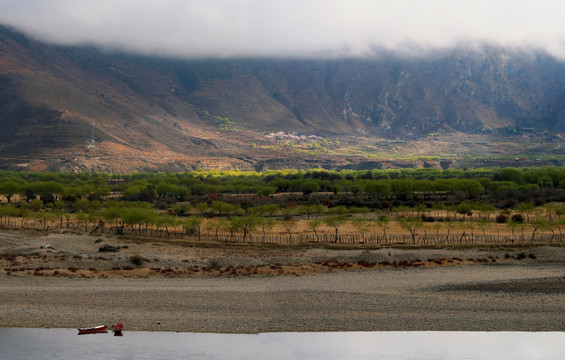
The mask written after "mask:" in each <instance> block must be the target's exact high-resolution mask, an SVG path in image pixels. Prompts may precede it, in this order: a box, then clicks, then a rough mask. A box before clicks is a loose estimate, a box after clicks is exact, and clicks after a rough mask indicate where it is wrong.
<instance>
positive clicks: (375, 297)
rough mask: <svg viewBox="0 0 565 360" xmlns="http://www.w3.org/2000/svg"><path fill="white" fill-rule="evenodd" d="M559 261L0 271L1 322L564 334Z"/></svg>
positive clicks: (202, 328) (142, 327)
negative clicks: (135, 274)
mask: <svg viewBox="0 0 565 360" xmlns="http://www.w3.org/2000/svg"><path fill="white" fill-rule="evenodd" d="M564 275H565V272H564V268H563V264H562V263H536V264H532V263H520V264H500V263H489V264H476V265H466V266H446V267H443V266H442V267H426V268H388V269H369V270H358V271H340V272H331V273H312V274H307V275H303V276H290V275H283V276H277V277H264V276H250V277H227V278H226V277H181V278H166V277H165V278H157V277H150V278H145V279H132V278H122V277H110V278H91V279H87V278H80V277H76V278H67V277H37V276H32V275H29V276H7V275H1V276H0V326H3V327H61V328H75V327H83V326H89V325H98V324H100V323H106V324H112V323H116V322H122V323H123V324H124V326H125V327H126V330H145V331H190V332H219V333H258V332H272V331H386V330H482V331H564V330H565V316H564V315H565V305H564V304H565V278H564Z"/></svg>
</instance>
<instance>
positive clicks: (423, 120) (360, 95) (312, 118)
mask: <svg viewBox="0 0 565 360" xmlns="http://www.w3.org/2000/svg"><path fill="white" fill-rule="evenodd" d="M0 94H1V95H0V155H1V156H2V157H3V158H5V159H16V160H14V161H8V163H10V164H12V165H13V164H14V163H17V162H21V161H22V159H24V158H25V159H26V161H27V160H30V159H40V160H41V159H43V160H42V161H43V162H44V163H46V164H47V165H45V166H47V167H49V166H50V165H49V164H51V165H52V166H54V168H56V169H66V168H65V166H67V167H68V169H71V170H77V171H80V170H84V171H89V170H93V171H96V170H106V171H120V170H121V169H123V170H132V169H141V170H150V169H169V168H170V169H174V170H185V169H192V168H200V167H203V168H214V167H215V168H234V167H237V168H251V169H253V168H258V167H257V166H256V164H257V163H262V164H264V163H265V162H268V160H269V159H280V158H282V157H284V156H287V155H288V153H287V152H285V151H287V150H284V149H277V148H276V146H271V145H269V144H268V142H265V141H266V140H265V135H266V134H269V133H273V132H280V131H282V132H284V133H296V134H305V135H308V136H312V135H315V136H317V137H324V138H335V139H337V138H340V137H344V138H347V139H353V140H352V141H354V139H356V138H363V139H365V141H369V142H370V141H371V139H375V140H376V139H385V140H386V139H389V140H391V141H398V140H399V141H403V140H418V139H423V138H426V137H429V136H432V135H441V136H459V135H461V134H463V135H477V134H484V135H490V134H492V135H493V136H495V135H496V136H505V135H509V136H514V135H521V134H522V133H524V132H547V133H551V134H559V133H563V132H565V63H563V62H562V61H560V60H558V59H556V58H554V57H552V56H551V55H548V54H546V53H543V52H533V51H525V50H524V51H519V50H508V49H505V48H501V47H495V46H488V45H483V46H475V47H473V48H453V49H450V50H443V51H438V52H435V53H433V54H432V53H430V54H428V55H425V56H418V57H409V56H400V55H397V54H394V53H390V52H386V51H382V52H380V53H378V54H376V55H375V56H371V57H363V58H361V57H359V58H325V59H319V60H316V59H299V58H294V59H284V58H240V59H234V58H231V59H189V60H185V59H171V58H160V57H149V56H141V55H131V54H127V53H119V52H116V51H113V52H107V51H104V50H102V49H99V48H95V47H88V46H55V45H50V44H47V43H42V42H39V41H35V40H32V39H30V38H27V37H26V36H24V35H22V34H20V33H18V32H15V31H13V30H11V29H9V28H6V27H0ZM93 124H94V130H95V137H96V141H97V143H98V144H99V145H98V146H97V149H98V151H99V152H98V153H97V154H96V157H98V158H100V159H101V160H100V161H99V162H98V163H97V164H89V165H88V166H87V167H85V168H81V167H80V166H79V167H76V166H75V167H72V166H73V165H71V163H72V161H73V159H72V158H74V157H76V156H79V155H80V156H86V157H91V158H92V157H94V155H92V154H91V153H85V152H84V151H85V150H84V149H85V144H86V141H88V139H89V138H90V137H91V130H92V127H93ZM251 143H254V144H255V145H257V144H258V145H259V146H254V147H253V149H251V148H250V144H251ZM89 154H90V155H89ZM292 154H293V156H295V155H296V154H297V153H296V152H294V153H292ZM322 155H323V154H322ZM151 156H152V157H154V158H155V159H154V160H151V159H148V158H145V159H144V161H141V162H140V161H139V159H143V158H144V157H151ZM118 158H120V159H122V160H120V161H121V162H122V165H120V164H118V163H120V161H116V159H118ZM55 159H58V160H55ZM104 159H106V160H104ZM112 159H113V160H112ZM164 159H166V161H165V160H164ZM218 159H221V161H220V160H218ZM320 159H322V160H320V161H324V160H323V156H321V157H320ZM158 160H160V162H159V161H158ZM6 161H7V160H6ZM30 161H31V160H30ZM304 161H305V160H304V159H303V160H301V161H299V162H297V163H296V164H295V165H296V166H307V165H304V164H305V162H304ZM335 161H336V162H338V163H339V162H340V161H342V160H335ZM348 161H350V160H346V161H345V162H348ZM55 162H56V163H57V165H56V166H55V165H53V164H54V163H55ZM112 162H113V165H109V163H112ZM163 162H165V163H166V164H168V165H167V166H168V167H167V166H164V165H163ZM157 163H160V164H161V165H159V166H153V165H155V164H157ZM306 163H308V161H306ZM65 164H66V165H65ZM151 164H153V165H151ZM314 165H315V166H319V165H320V164H319V163H317V164H314ZM81 166H84V164H82V165H81Z"/></svg>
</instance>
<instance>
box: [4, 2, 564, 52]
mask: <svg viewBox="0 0 565 360" xmlns="http://www.w3.org/2000/svg"><path fill="white" fill-rule="evenodd" d="M564 16H565V0H559V1H558V0H420V1H416V0H387V1H383V0H0V24H3V25H8V26H12V27H15V28H16V29H18V30H21V31H23V32H24V33H26V34H27V35H30V36H33V37H34V38H37V39H38V40H44V41H49V42H53V43H57V44H66V45H77V44H91V45H100V46H102V47H107V48H114V49H119V50H125V51H132V52H138V53H143V54H152V55H162V56H177V57H280V56H284V57H321V56H328V57H331V56H350V57H359V56H368V55H371V54H374V52H375V51H376V49H387V50H390V51H397V52H404V53H420V52H423V53H426V52H430V51H434V50H438V49H445V48H450V47H453V46H458V45H461V44H465V45H474V44H478V43H483V42H486V43H490V44H493V45H502V46H507V47H513V48H514V47H517V48H528V49H529V48H535V49H544V50H547V51H549V52H550V53H552V54H554V55H557V56H559V57H561V58H565V21H563V18H564Z"/></svg>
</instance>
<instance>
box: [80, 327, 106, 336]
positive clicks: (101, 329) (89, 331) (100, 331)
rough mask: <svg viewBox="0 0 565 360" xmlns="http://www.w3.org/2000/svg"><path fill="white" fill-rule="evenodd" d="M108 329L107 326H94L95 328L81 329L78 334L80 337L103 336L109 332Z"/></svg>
mask: <svg viewBox="0 0 565 360" xmlns="http://www.w3.org/2000/svg"><path fill="white" fill-rule="evenodd" d="M106 329H108V327H107V326H106V325H100V326H93V327H89V328H79V329H78V334H79V335H86V334H103V333H107V332H108V331H107V330H106Z"/></svg>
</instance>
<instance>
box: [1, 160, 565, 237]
mask: <svg viewBox="0 0 565 360" xmlns="http://www.w3.org/2000/svg"><path fill="white" fill-rule="evenodd" d="M0 195H1V196H2V198H3V203H2V206H1V207H0V226H2V227H31V228H36V229H43V230H48V229H53V228H71V227H74V228H81V229H83V230H85V231H101V232H106V231H113V232H116V233H122V234H123V233H131V234H134V235H143V236H165V237H171V236H177V237H178V236H181V237H182V236H184V237H186V238H198V239H202V238H203V237H206V239H216V240H219V239H220V238H223V239H225V238H226V236H227V238H228V239H230V241H235V239H238V240H237V241H248V240H250V239H255V240H257V239H258V238H260V239H267V238H268V236H271V235H272V234H274V233H277V234H279V235H280V236H281V237H282V236H284V237H285V238H286V239H287V241H289V242H293V241H294V240H295V239H299V237H300V236H303V235H304V233H305V230H304V229H306V230H307V232H308V234H309V235H308V236H310V237H311V239H312V240H313V241H322V239H326V241H327V239H329V237H328V236H329V235H332V238H333V241H334V242H339V240H340V236H345V235H346V234H342V230H343V229H346V228H349V229H351V228H353V229H355V230H354V231H353V230H348V232H349V235H351V236H353V233H355V234H357V236H359V239H368V240H367V241H369V240H370V237H371V236H373V238H374V239H375V236H377V231H376V230H375V229H376V228H381V229H382V230H383V233H382V234H381V233H379V234H378V236H380V239H381V240H380V241H386V240H387V228H386V227H387V226H386V225H384V224H385V223H387V222H391V224H394V226H393V228H396V230H397V231H398V229H401V230H402V231H403V232H404V234H405V235H406V236H409V239H410V240H411V242H413V243H414V244H416V243H418V242H422V241H424V242H425V241H427V240H428V239H431V236H430V234H432V233H433V231H432V229H435V232H436V235H437V236H436V240H437V239H438V238H440V237H441V236H440V235H441V234H440V232H442V233H445V235H446V236H447V237H446V239H448V238H449V236H450V232H451V229H452V228H453V229H455V227H456V228H457V231H458V234H459V235H462V236H463V238H465V239H466V238H467V237H468V236H469V234H473V236H475V234H477V233H480V232H482V234H483V238H484V239H486V238H487V231H486V229H487V228H489V227H491V226H492V224H496V223H500V224H502V223H503V224H507V225H506V226H508V229H511V230H512V234H513V235H514V234H516V232H517V233H519V234H521V237H519V239H521V241H522V242H523V241H525V239H526V236H525V235H524V233H525V232H526V231H527V232H531V233H532V241H533V239H535V236H536V233H537V234H538V236H539V235H540V234H542V233H548V232H549V231H551V232H552V234H553V237H552V240H554V239H561V238H562V229H563V225H562V215H563V214H564V213H565V205H564V203H565V169H560V168H551V167H548V168H535V169H515V168H505V169H494V168H493V169H478V170H467V171H465V170H446V171H439V170H436V169H417V170H414V169H402V170H371V171H349V170H348V171H339V172H338V171H328V170H310V171H297V170H281V171H266V172H263V173H256V172H239V171H225V172H219V171H195V172H189V173H177V174H165V173H154V174H137V173H136V174H124V175H110V174H64V173H63V174H61V173H48V172H44V173H20V172H1V173H0ZM434 223H435V225H432V224H434ZM454 223H455V224H457V226H454V225H452V224H454ZM462 223H467V224H468V225H466V226H467V229H464V226H463V225H461V224H462ZM470 226H472V228H470ZM296 228H301V231H300V234H298V233H297V232H296ZM477 229H482V231H478V230H477ZM526 229H527V230H526ZM173 234H175V235H173ZM179 234H180V235H179ZM422 234H423V235H422ZM451 235H453V233H452V234H451ZM422 236H424V237H423V238H422ZM418 239H419V240H418ZM422 239H425V240H422ZM512 239H513V241H514V240H516V241H518V240H517V239H518V237H516V236H514V237H513V238H512ZM360 241H361V240H360ZM363 241H365V240H363Z"/></svg>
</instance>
